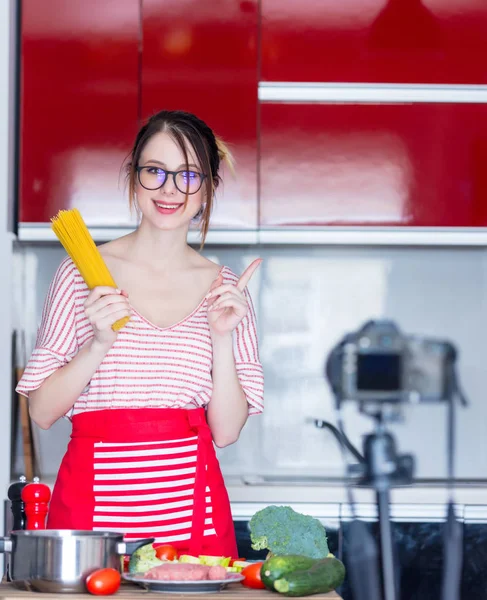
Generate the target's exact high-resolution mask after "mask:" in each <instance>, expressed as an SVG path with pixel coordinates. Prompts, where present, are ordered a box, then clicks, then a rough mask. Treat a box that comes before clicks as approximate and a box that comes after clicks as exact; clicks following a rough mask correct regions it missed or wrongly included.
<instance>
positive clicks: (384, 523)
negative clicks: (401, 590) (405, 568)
mask: <svg viewBox="0 0 487 600" xmlns="http://www.w3.org/2000/svg"><path fill="white" fill-rule="evenodd" d="M377 507H378V509H379V539H380V559H381V562H380V564H381V567H382V581H383V587H384V600H397V599H398V585H397V578H396V572H395V567H394V565H395V564H396V561H395V552H394V545H393V543H392V526H391V518H390V513H389V490H387V489H386V490H381V491H377Z"/></svg>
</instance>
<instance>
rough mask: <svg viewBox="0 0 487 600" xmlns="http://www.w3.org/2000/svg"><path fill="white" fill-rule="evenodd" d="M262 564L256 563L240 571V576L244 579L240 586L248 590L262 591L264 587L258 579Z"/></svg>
mask: <svg viewBox="0 0 487 600" xmlns="http://www.w3.org/2000/svg"><path fill="white" fill-rule="evenodd" d="M263 564H264V563H262V562H257V563H252V564H251V565H249V566H248V567H245V569H244V570H243V571H242V575H243V576H244V577H245V579H244V580H243V581H242V585H245V586H247V587H250V588H256V589H258V590H264V589H265V585H264V584H263V583H262V579H261V578H260V570H261V568H262V565H263Z"/></svg>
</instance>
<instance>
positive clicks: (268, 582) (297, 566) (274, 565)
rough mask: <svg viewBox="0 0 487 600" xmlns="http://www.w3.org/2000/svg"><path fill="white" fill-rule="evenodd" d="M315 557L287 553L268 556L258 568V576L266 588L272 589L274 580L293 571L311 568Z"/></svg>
mask: <svg viewBox="0 0 487 600" xmlns="http://www.w3.org/2000/svg"><path fill="white" fill-rule="evenodd" d="M316 561H317V559H316V558H310V557H308V556H298V555H295V554H289V555H287V556H272V557H271V558H268V559H267V560H266V561H265V562H264V564H263V565H262V568H261V570H260V578H261V579H262V583H263V584H264V585H265V586H266V588H268V589H270V590H274V581H276V580H277V579H281V577H284V576H285V575H287V574H288V573H292V572H293V571H302V570H306V569H309V568H311V567H312V566H313V565H314V564H315V563H316Z"/></svg>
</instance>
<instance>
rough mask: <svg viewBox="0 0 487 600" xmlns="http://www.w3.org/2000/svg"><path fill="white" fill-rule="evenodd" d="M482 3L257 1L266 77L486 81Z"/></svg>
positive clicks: (486, 13) (485, 7)
mask: <svg viewBox="0 0 487 600" xmlns="http://www.w3.org/2000/svg"><path fill="white" fill-rule="evenodd" d="M486 56H487V2H485V1H484V0H368V1H367V2H366V1H364V0H354V1H351V0H348V1H344V2H340V1H337V0H320V1H319V2H317V1H316V0H302V1H300V2H293V1H292V0H285V1H284V2H283V1H282V0H262V79H263V80H265V81H306V82H307V81H311V82H375V83H378V82H384V83H458V84H467V83H479V84H480V83H487V61H486V60H485V57H486Z"/></svg>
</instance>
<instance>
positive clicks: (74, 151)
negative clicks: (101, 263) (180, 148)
mask: <svg viewBox="0 0 487 600" xmlns="http://www.w3.org/2000/svg"><path fill="white" fill-rule="evenodd" d="M139 36H140V6H139V0H123V2H120V1H119V0H103V1H100V0H83V2H74V1H73V0H23V1H22V10H21V114H20V182H19V183H20V190H19V204H20V210H19V212H20V214H19V218H20V221H21V222H24V223H25V222H37V223H39V222H41V223H42V222H47V221H49V219H50V217H52V216H53V215H54V214H56V212H57V211H58V210H59V209H61V208H70V207H73V206H75V207H77V208H79V209H80V211H81V213H82V214H83V216H84V217H85V219H86V221H88V222H89V223H91V224H99V225H106V224H108V225H124V224H127V223H128V222H129V221H130V217H129V212H128V209H127V207H126V203H125V202H124V200H123V198H122V194H121V189H123V182H122V181H120V167H121V164H122V162H123V160H124V158H125V156H126V155H127V153H128V152H129V150H130V146H131V143H132V141H133V138H134V136H135V134H136V131H137V126H138V111H139V98H138V75H139V41H140V40H139Z"/></svg>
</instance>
